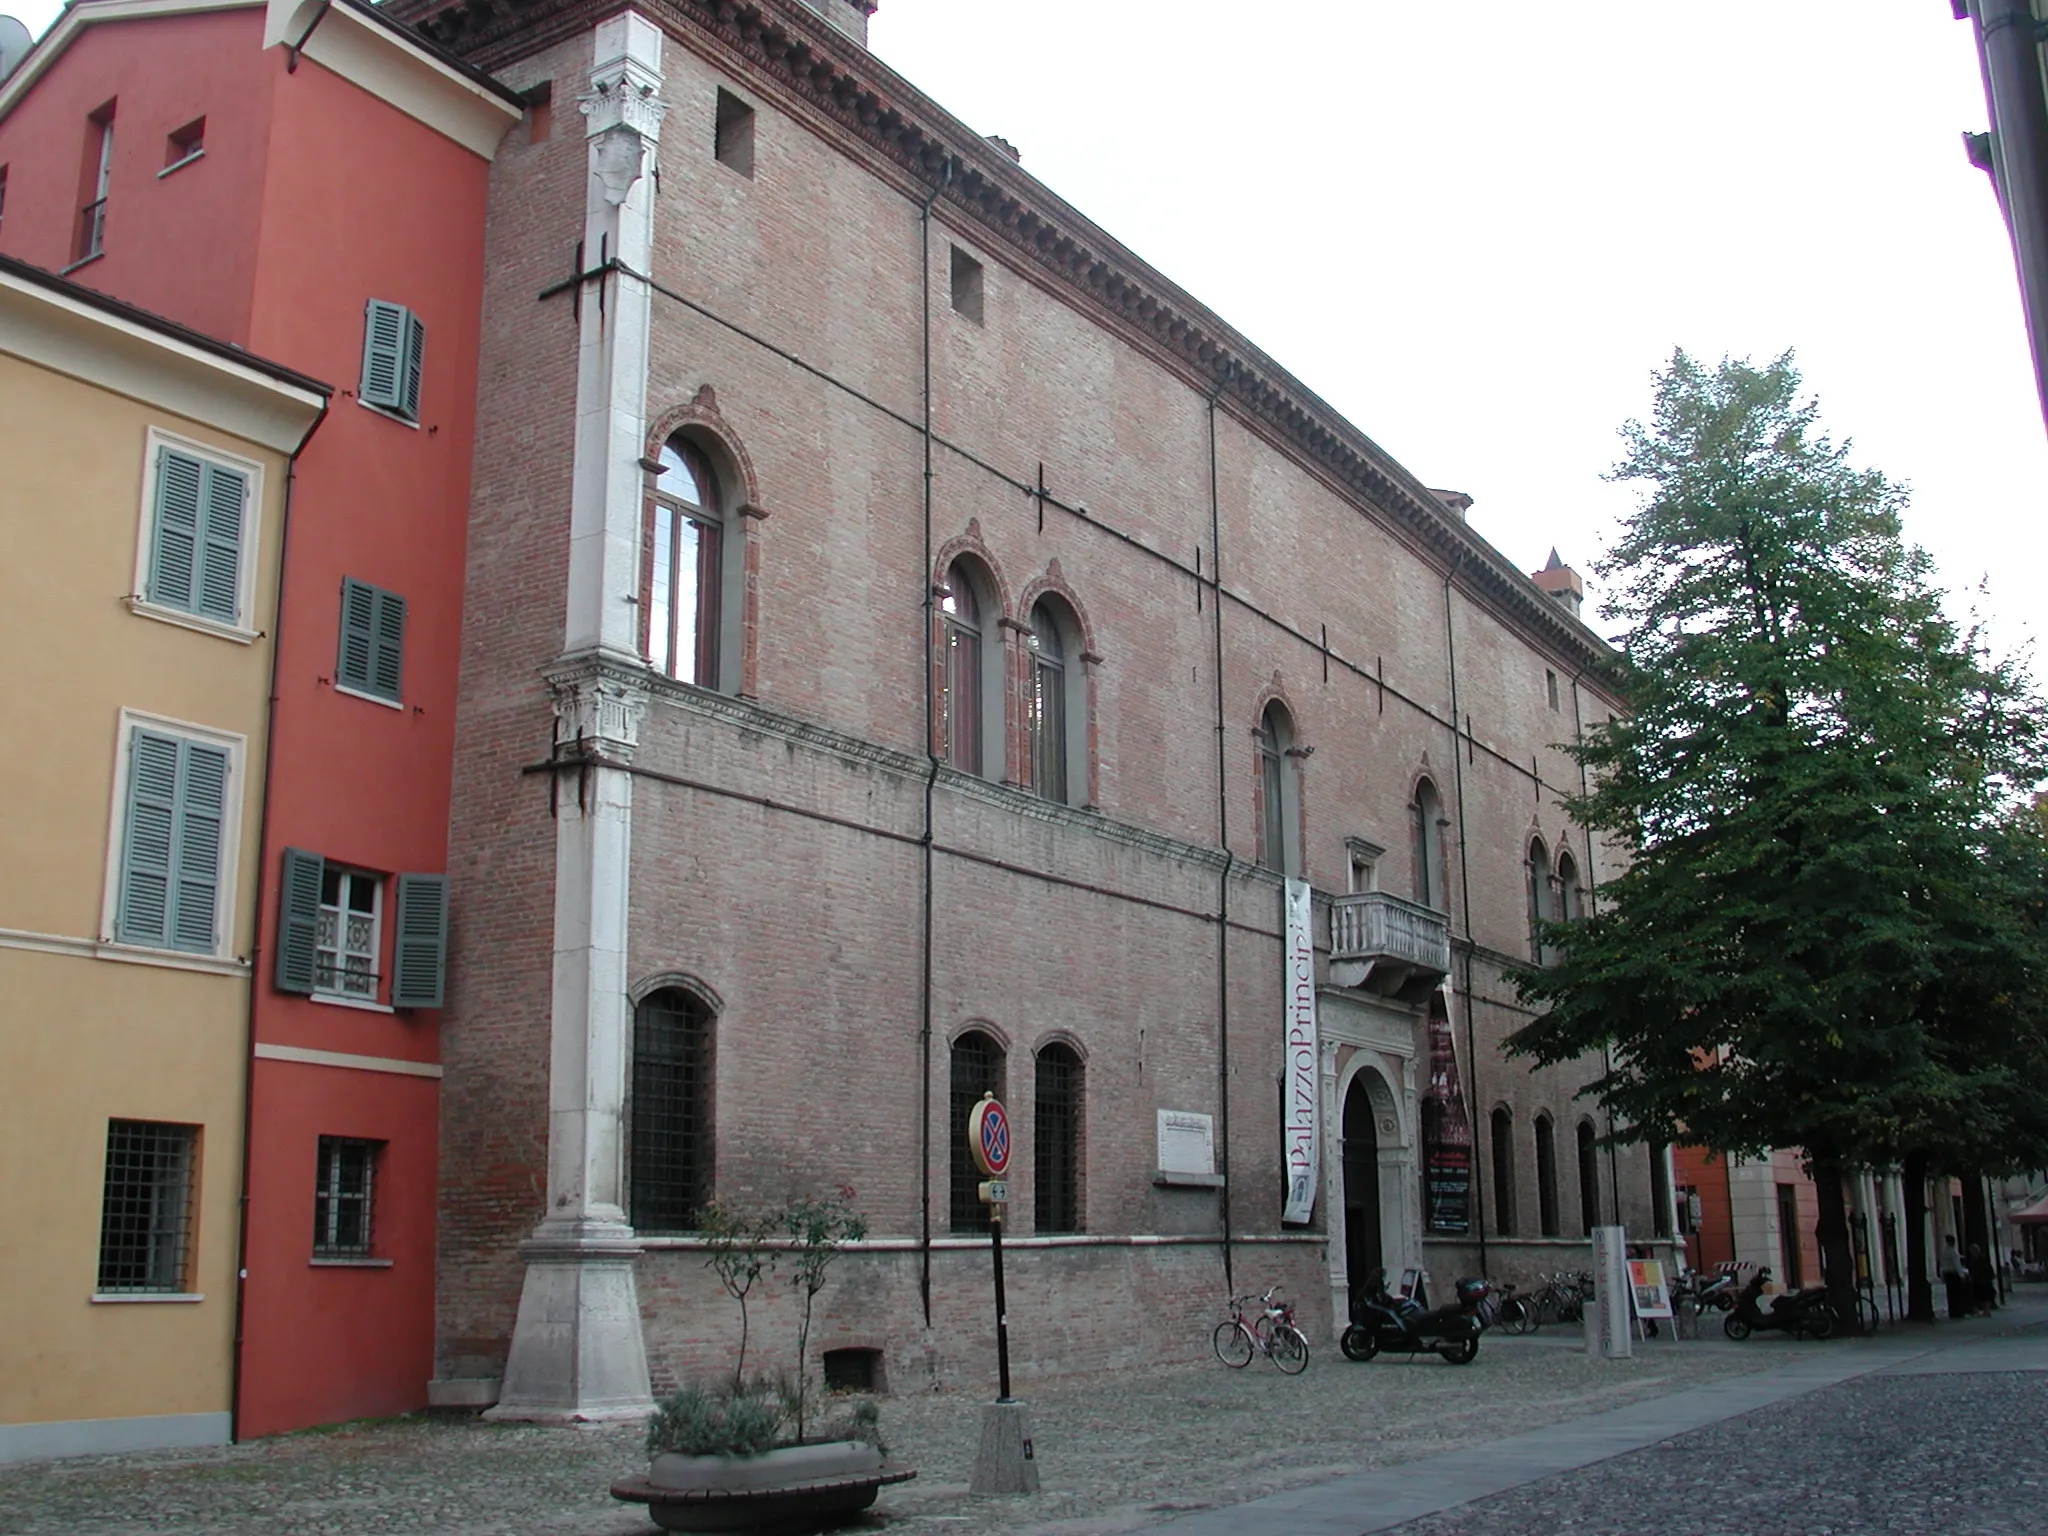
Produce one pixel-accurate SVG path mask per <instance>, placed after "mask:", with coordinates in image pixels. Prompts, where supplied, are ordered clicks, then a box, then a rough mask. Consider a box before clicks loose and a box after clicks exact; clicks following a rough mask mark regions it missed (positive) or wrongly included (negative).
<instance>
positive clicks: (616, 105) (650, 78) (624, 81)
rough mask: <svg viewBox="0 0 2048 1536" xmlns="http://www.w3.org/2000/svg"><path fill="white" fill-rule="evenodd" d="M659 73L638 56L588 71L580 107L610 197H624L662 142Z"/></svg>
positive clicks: (664, 112)
mask: <svg viewBox="0 0 2048 1536" xmlns="http://www.w3.org/2000/svg"><path fill="white" fill-rule="evenodd" d="M660 89H661V77H660V76H659V75H657V74H655V73H654V71H652V70H651V69H649V68H647V66H646V65H644V64H642V63H640V62H639V61H638V60H637V59H630V58H619V59H613V60H612V61H610V62H609V63H606V64H601V65H599V66H598V67H597V68H596V69H593V70H592V71H591V72H590V89H589V90H588V91H587V92H585V93H584V94H583V95H582V96H580V97H578V98H577V102H576V105H577V110H578V111H580V112H581V113H582V114H583V116H584V119H585V122H586V124H587V126H586V127H585V129H584V137H585V138H587V139H588V140H589V141H590V143H591V150H592V152H591V170H592V173H593V174H594V175H596V177H597V178H598V180H600V181H602V182H603V183H604V199H605V201H606V202H608V203H612V204H615V205H616V204H619V203H623V202H625V200H626V198H627V195H628V194H629V193H631V192H632V190H633V183H634V182H636V181H638V180H639V179H640V177H641V175H642V173H643V172H644V171H645V170H646V168H647V159H648V156H649V155H650V154H651V153H652V152H653V150H654V149H655V147H656V146H657V145H659V144H660V143H661V120H662V118H663V117H664V116H666V115H667V113H668V107H667V106H666V104H664V103H663V101H662V99H661V96H660V94H659V92H660Z"/></svg>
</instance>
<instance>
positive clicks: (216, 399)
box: [0, 257, 328, 1462]
mask: <svg viewBox="0 0 2048 1536" xmlns="http://www.w3.org/2000/svg"><path fill="white" fill-rule="evenodd" d="M327 395H328V391H327V389H326V387H325V386H323V385H321V384H318V383H317V382H315V381H313V380H310V379H306V378H304V377H302V376H300V375H297V374H294V373H292V372H290V371H289V370H287V369H284V368H281V367H277V366H275V365H272V364H268V363H265V362H263V361H261V360H259V359H256V358H252V357H249V356H248V355H246V354H244V353H241V352H239V351H237V350H236V349H234V348H231V347H228V346H226V345H224V344H221V343H218V342H214V341H212V340H210V339H209V338H206V337H202V336H198V335H196V334H194V333H191V332H188V331H184V330H182V329H181V328H179V327H177V326H174V325H171V324H169V323H168V322H165V321H162V320H159V319H157V318H155V317H154V316H150V315H147V314H145V313H143V312H142V311H139V310H135V309H132V308H129V307H128V306H126V305H122V304H119V303H116V302H114V301H112V300H109V299H105V298H102V297H100V296H99V295H97V294H93V293H90V292H88V291H87V290H85V289H83V288H80V287H78V286H76V285H74V284H72V283H69V282H66V281H64V280H62V279H61V278H58V277H55V276H52V275H51V274H49V273H46V272H43V271H41V270H40V269H37V268H34V267H29V266H26V265H24V264H22V263H19V262H15V261H12V260H9V259H7V258H4V257H0V647H4V654H6V655H7V656H8V657H9V658H10V664H9V667H8V681H7V685H6V692H7V708H6V718H7V721H8V731H7V740H8V750H7V751H6V752H5V753H4V754H0V805H5V806H6V808H7V809H6V811H5V813H4V814H0V870H4V871H5V874H6V878H5V879H4V880H0V1096H4V1107H0V1167H5V1168H7V1169H8V1170H10V1172H9V1174H8V1176H7V1178H5V1179H4V1180H0V1231H4V1232H6V1233H7V1234H8V1237H7V1240H6V1241H5V1242H4V1243H0V1316H4V1317H5V1318H6V1326H5V1327H4V1328H0V1462H6V1461H13V1460H20V1459H24V1458H28V1457H38V1456H54V1455H67V1454H74V1453H79V1452H91V1451H112V1450H123V1449H135V1448H145V1447H153V1446H170V1445H194V1444H208V1443H217V1442H221V1441H224V1440H226V1439H227V1438H228V1434H229V1424H230V1417H229V1415H230V1405H231V1395H232V1392H233V1345H234V1336H235V1333H234V1330H235V1304H236V1297H235V1284H236V1270H237V1265H238V1262H239V1261H238V1251H239V1241H238V1232H237V1219H238V1204H239V1198H240V1192H241V1183H242V1166H241V1164H242V1140H243V1126H242V1120H243V1095H244V1083H245V1080H246V1073H247V1070H248V1059H249V1043H248V1040H249V1036H248V1029H249V1000H250V966H249V959H248V957H249V954H250V950H251V948H252V946H253V943H254V933H255V927H256V890H257V876H258V868H259V857H260V849H259V846H258V845H259V833H260V828H261V825H262V809H263V773H264V758H265V751H264V747H265V722H266V717H267V712H268V700H269V697H270V692H271V666H272V660H271V652H272V636H273V635H274V634H275V633H276V628H277V626H276V618H275V616H276V610H277V576H278V570H279V563H280V554H281V550H282V545H283V538H284V531H285V510H286V504H287V488H288V483H289V471H290V467H291V464H292V461H293V458H294V456H295V455H296V453H297V452H298V451H299V450H300V449H301V448H302V447H303V445H304V443H305V440H306V438H307V437H308V436H309V435H310V433H311V432H312V430H313V429H314V428H315V426H317V424H318V423H319V420H320V418H321V416H322V415H323V414H324V412H325V409H326V402H327Z"/></svg>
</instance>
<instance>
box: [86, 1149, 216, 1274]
mask: <svg viewBox="0 0 2048 1536" xmlns="http://www.w3.org/2000/svg"><path fill="white" fill-rule="evenodd" d="M198 1142H199V1127H198V1126H196V1125H161V1124H158V1123H157V1122H155V1121H151V1120H109V1121H108V1122H107V1172H106V1184H105V1189H104V1192H103V1193H102V1195H101V1200H100V1272H99V1284H98V1286H97V1287H96V1289H97V1291H98V1292H99V1294H101V1295H103V1296H138V1295H172V1296H175V1295H180V1294H182V1293H184V1292H185V1290H186V1288H187V1286H186V1272H187V1269H188V1267H189V1266H188V1259H189V1254H190V1248H191V1242H192V1185H193V1173H194V1165H195V1163H196V1162H197V1158H196V1157H195V1155H194V1154H195V1152H196V1151H197V1148H198Z"/></svg>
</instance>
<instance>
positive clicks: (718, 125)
mask: <svg viewBox="0 0 2048 1536" xmlns="http://www.w3.org/2000/svg"><path fill="white" fill-rule="evenodd" d="M711 153H712V155H713V156H714V157H715V158H716V159H717V161H718V163H719V164H720V165H726V166H731V167H732V169H734V170H736V171H738V172H739V173H740V174H741V175H742V176H751V175H753V174H754V109H753V108H752V107H750V106H748V105H747V104H746V103H745V102H744V101H741V100H740V99H739V97H737V96H735V95H733V93H732V92H731V91H728V90H723V89H721V90H720V91H719V93H718V117H717V120H716V122H715V123H714V124H713V127H712V139H711Z"/></svg>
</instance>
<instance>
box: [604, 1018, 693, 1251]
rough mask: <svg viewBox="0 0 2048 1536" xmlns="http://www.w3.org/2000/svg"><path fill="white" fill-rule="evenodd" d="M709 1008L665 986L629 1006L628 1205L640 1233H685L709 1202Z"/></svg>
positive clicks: (690, 1229)
mask: <svg viewBox="0 0 2048 1536" xmlns="http://www.w3.org/2000/svg"><path fill="white" fill-rule="evenodd" d="M712 1022H713V1016H712V1012H711V1007H710V1005H709V1004H708V1003H706V1002H705V1001H704V999H703V998H701V997H699V996H697V995H696V994H695V993H694V992H691V991H688V990H686V989H685V988H682V987H663V988H661V989H660V990H659V991H656V992H650V993H649V994H648V995H647V996H646V997H644V998H642V999H641V1001H640V1003H639V1006H637V1007H636V1008H635V1009H634V1010H633V1076H632V1101H631V1111H630V1120H629V1129H628V1136H629V1140H628V1143H627V1148H628V1152H627V1163H626V1171H627V1209H628V1211H629V1213H630V1217H631V1220H632V1223H633V1226H634V1227H635V1228H636V1229H637V1230H639V1231H641V1232H689V1231H692V1230H694V1229H695V1228H696V1226H697V1218H698V1213H699V1212H700V1211H702V1210H703V1209H704V1206H705V1204H706V1203H707V1202H708V1201H709V1200H710V1199H711V1156H712V1144H711V1060H712V1054H711V1048H712Z"/></svg>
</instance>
